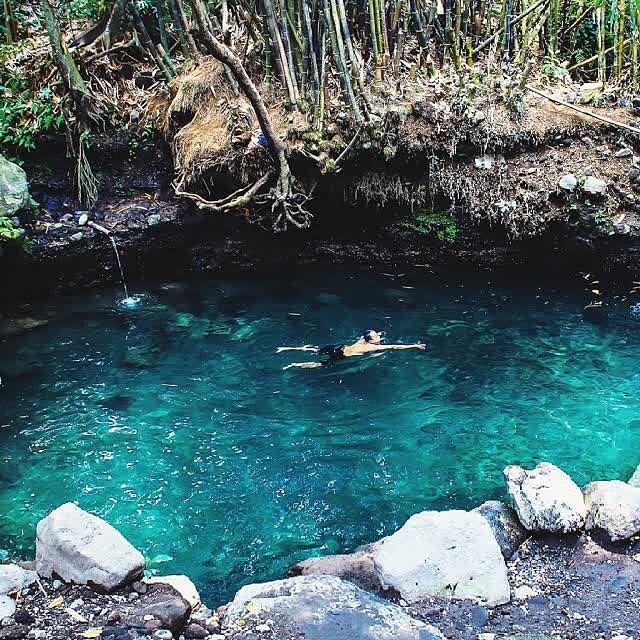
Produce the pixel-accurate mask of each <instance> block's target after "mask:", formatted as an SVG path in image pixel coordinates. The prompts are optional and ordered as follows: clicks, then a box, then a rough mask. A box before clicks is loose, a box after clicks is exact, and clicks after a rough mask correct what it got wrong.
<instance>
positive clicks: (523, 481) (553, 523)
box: [504, 462, 587, 533]
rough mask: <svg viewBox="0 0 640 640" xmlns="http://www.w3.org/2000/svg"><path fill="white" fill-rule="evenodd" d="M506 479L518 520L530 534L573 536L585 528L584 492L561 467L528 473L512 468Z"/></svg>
mask: <svg viewBox="0 0 640 640" xmlns="http://www.w3.org/2000/svg"><path fill="white" fill-rule="evenodd" d="M504 477H505V479H506V481H507V490H508V491H509V495H510V496H511V498H512V500H513V504H514V507H515V510H516V513H517V514H518V518H519V519H520V522H521V523H522V524H523V525H524V527H525V529H527V530H528V531H549V532H553V533H569V532H572V531H578V530H579V529H581V528H582V527H583V526H584V521H585V518H586V515H587V510H586V507H585V505H584V499H583V497H582V491H580V487H578V485H577V484H576V483H575V482H574V481H573V480H572V479H571V478H570V477H569V476H568V475H567V474H566V473H565V472H564V471H562V470H561V469H558V467H556V466H554V465H552V464H550V463H548V462H541V463H540V464H539V465H538V466H537V467H536V468H535V469H532V470H530V471H528V470H525V469H523V468H522V467H518V466H516V465H512V466H509V467H507V468H506V469H505V470H504Z"/></svg>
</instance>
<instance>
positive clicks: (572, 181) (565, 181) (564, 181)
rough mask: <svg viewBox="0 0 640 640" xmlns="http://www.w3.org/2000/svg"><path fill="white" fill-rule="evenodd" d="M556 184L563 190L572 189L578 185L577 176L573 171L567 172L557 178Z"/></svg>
mask: <svg viewBox="0 0 640 640" xmlns="http://www.w3.org/2000/svg"><path fill="white" fill-rule="evenodd" d="M558 186H559V187H560V188H561V189H562V190H564V191H574V190H575V188H576V187H577V186H578V178H576V176H575V175H574V174H573V173H567V174H566V175H564V176H562V178H560V180H558Z"/></svg>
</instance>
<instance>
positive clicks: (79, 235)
mask: <svg viewBox="0 0 640 640" xmlns="http://www.w3.org/2000/svg"><path fill="white" fill-rule="evenodd" d="M82 238H84V234H83V233H82V231H78V233H74V234H73V235H72V236H69V240H72V241H73V242H80V240H82Z"/></svg>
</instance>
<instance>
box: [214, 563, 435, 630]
mask: <svg viewBox="0 0 640 640" xmlns="http://www.w3.org/2000/svg"><path fill="white" fill-rule="evenodd" d="M268 619H271V620H274V621H276V622H277V623H278V626H279V627H285V629H286V631H285V629H282V632H284V633H286V635H278V633H276V632H275V630H274V633H273V637H297V635H296V636H294V633H296V632H297V633H303V634H304V638H305V639H306V640H443V638H444V636H442V635H441V634H440V632H439V631H438V630H437V629H435V628H434V627H431V626H429V625H427V624H425V623H423V622H420V621H419V620H416V619H415V618H412V617H411V616H409V615H407V614H406V613H405V612H404V610H403V609H402V608H401V607H399V606H397V605H395V604H392V603H391V602H387V601H385V600H382V599H380V598H378V597H377V596H375V595H373V594H370V593H367V592H366V591H364V590H362V589H360V588H359V587H356V586H355V585H354V584H351V583H350V582H347V581H346V580H341V579H340V578H337V577H335V576H298V577H296V578H288V579H286V580H277V581H275V582H265V583H263V584H250V585H247V586H246V587H243V588H242V589H240V591H238V593H237V594H236V597H235V598H234V600H233V602H232V603H231V604H230V605H229V607H228V609H227V613H226V617H225V626H226V627H235V628H236V629H237V628H238V626H237V625H238V623H239V622H240V621H243V622H240V624H241V626H242V627H245V626H248V625H251V624H253V625H255V626H256V628H257V626H260V625H262V624H264V623H265V621H266V620H268ZM269 626H270V627H271V626H272V625H269Z"/></svg>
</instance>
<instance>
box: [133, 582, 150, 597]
mask: <svg viewBox="0 0 640 640" xmlns="http://www.w3.org/2000/svg"><path fill="white" fill-rule="evenodd" d="M131 587H132V588H133V590H134V591H135V592H136V593H139V594H140V595H144V594H145V593H147V591H148V590H149V587H148V586H147V583H146V582H141V581H138V582H134V583H133V584H132V585H131Z"/></svg>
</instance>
